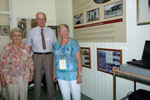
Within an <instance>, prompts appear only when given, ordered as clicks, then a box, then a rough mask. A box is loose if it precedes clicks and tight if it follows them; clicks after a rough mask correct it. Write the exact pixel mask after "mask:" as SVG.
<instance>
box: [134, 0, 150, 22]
mask: <svg viewBox="0 0 150 100" xmlns="http://www.w3.org/2000/svg"><path fill="white" fill-rule="evenodd" d="M146 24H150V0H137V25H146Z"/></svg>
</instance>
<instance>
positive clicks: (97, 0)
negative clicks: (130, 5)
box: [94, 0, 110, 4]
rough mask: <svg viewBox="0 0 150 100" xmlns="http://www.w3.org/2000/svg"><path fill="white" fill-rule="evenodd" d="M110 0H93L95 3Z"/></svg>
mask: <svg viewBox="0 0 150 100" xmlns="http://www.w3.org/2000/svg"><path fill="white" fill-rule="evenodd" d="M108 1H110V0H94V2H95V3H98V4H101V3H106V2H108Z"/></svg>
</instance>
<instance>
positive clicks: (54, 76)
mask: <svg viewBox="0 0 150 100" xmlns="http://www.w3.org/2000/svg"><path fill="white" fill-rule="evenodd" d="M53 80H54V82H56V81H57V77H56V73H55V74H53Z"/></svg>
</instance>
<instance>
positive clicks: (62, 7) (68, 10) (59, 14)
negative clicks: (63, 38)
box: [56, 0, 73, 37]
mask: <svg viewBox="0 0 150 100" xmlns="http://www.w3.org/2000/svg"><path fill="white" fill-rule="evenodd" d="M56 23H57V25H59V24H67V25H68V26H69V29H70V32H69V33H70V34H69V35H70V36H71V37H72V36H73V33H72V32H73V31H72V28H73V24H72V0H56Z"/></svg>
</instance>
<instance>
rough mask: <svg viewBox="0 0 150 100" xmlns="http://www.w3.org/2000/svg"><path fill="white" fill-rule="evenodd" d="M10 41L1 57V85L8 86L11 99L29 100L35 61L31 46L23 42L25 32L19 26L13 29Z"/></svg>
mask: <svg viewBox="0 0 150 100" xmlns="http://www.w3.org/2000/svg"><path fill="white" fill-rule="evenodd" d="M10 38H11V40H12V42H10V43H8V44H7V45H6V46H5V47H4V49H3V52H2V58H1V65H0V71H1V77H0V78H1V85H2V86H3V87H6V86H7V88H8V95H9V99H10V100H18V97H19V98H20V99H19V100H27V91H28V82H30V81H32V79H33V61H32V59H31V56H30V51H29V47H28V46H27V45H25V44H23V43H22V38H23V32H22V30H20V29H18V28H13V29H12V30H11V34H10Z"/></svg>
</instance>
